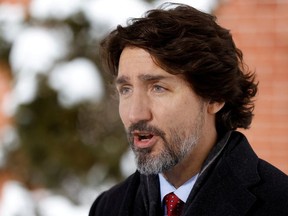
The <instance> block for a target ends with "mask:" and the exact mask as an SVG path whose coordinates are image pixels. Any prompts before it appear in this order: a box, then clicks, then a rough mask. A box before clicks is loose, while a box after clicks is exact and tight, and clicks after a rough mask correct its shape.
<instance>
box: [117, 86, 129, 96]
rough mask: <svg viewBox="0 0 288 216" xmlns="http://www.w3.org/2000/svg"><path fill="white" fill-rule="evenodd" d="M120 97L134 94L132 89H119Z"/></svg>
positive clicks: (123, 87)
mask: <svg viewBox="0 0 288 216" xmlns="http://www.w3.org/2000/svg"><path fill="white" fill-rule="evenodd" d="M117 90H118V93H119V95H123V96H124V95H128V94H130V93H131V92H132V88H131V87H130V86H121V87H119V88H118V89H117Z"/></svg>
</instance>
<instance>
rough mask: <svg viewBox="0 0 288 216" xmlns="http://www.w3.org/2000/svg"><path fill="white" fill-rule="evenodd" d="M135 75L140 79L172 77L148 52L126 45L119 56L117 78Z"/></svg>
mask: <svg viewBox="0 0 288 216" xmlns="http://www.w3.org/2000/svg"><path fill="white" fill-rule="evenodd" d="M131 76H137V77H138V78H139V79H140V80H142V81H145V80H151V79H156V78H164V76H165V77H173V76H175V75H173V74H171V73H168V72H167V71H165V70H164V69H162V68H161V67H160V66H159V65H158V64H157V63H156V62H155V61H154V59H153V57H152V56H151V55H150V53H149V52H147V51H146V50H144V49H141V48H138V47H126V48H125V49H124V50H123V51H122V53H121V56H120V59H119V67H118V74H117V79H120V78H121V77H122V78H126V79H127V78H129V77H131Z"/></svg>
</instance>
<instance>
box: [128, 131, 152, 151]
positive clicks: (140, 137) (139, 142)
mask: <svg viewBox="0 0 288 216" xmlns="http://www.w3.org/2000/svg"><path fill="white" fill-rule="evenodd" d="M132 134H133V136H134V145H135V146H137V147H138V148H149V147H151V146H153V145H154V143H155V139H154V138H155V135H154V134H153V133H151V132H147V131H134V132H133V133H132Z"/></svg>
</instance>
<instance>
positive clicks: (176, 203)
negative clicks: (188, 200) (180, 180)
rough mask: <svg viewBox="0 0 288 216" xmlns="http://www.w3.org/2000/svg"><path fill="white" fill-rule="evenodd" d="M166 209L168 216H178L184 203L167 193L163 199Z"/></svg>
mask: <svg viewBox="0 0 288 216" xmlns="http://www.w3.org/2000/svg"><path fill="white" fill-rule="evenodd" d="M164 200H165V204H166V207H167V215H168V216H180V215H181V212H182V209H183V206H184V202H183V201H182V200H180V199H179V198H178V197H177V196H176V195H175V194H174V193H169V194H167V195H166V196H165V197H164Z"/></svg>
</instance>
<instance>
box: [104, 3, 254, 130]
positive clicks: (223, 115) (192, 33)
mask: <svg viewBox="0 0 288 216" xmlns="http://www.w3.org/2000/svg"><path fill="white" fill-rule="evenodd" d="M127 46H134V47H139V48H143V49H145V50H146V51H148V52H149V53H150V54H151V56H152V58H153V60H154V61H155V63H156V64H158V65H159V66H160V67H161V68H163V69H164V70H166V71H167V72H169V73H171V74H183V75H184V77H185V79H186V80H187V81H188V82H189V83H190V84H191V87H192V88H193V90H194V91H195V92H196V94H198V95H199V96H201V97H202V98H204V99H205V100H209V101H210V102H225V105H224V107H223V108H222V109H221V110H220V111H219V112H218V113H217V114H216V128H217V131H218V133H221V132H223V133H224V132H226V131H228V130H235V129H237V128H245V129H246V128H249V125H250V124H251V121H252V117H253V110H254V102H253V100H252V98H253V97H254V96H255V94H256V92H257V83H255V82H254V81H255V74H254V73H252V72H251V71H249V70H248V67H247V66H246V65H245V64H244V62H243V55H242V52H241V50H239V49H238V48H237V47H236V46H235V43H234V41H233V39H232V36H231V34H230V32H229V30H227V29H225V28H223V27H221V26H220V25H218V24H217V23H216V17H215V16H213V15H210V14H206V13H204V12H201V11H198V10H196V9H195V8H193V7H190V6H187V5H183V4H173V3H169V4H164V5H162V6H161V7H160V8H158V9H154V10H150V11H148V12H147V13H146V14H145V16H144V17H141V18H134V19H130V20H129V21H128V23H127V26H125V27H123V26H121V25H119V26H117V28H116V29H115V30H114V31H112V32H111V33H110V34H109V35H108V36H107V37H106V38H105V39H104V40H103V41H102V43H101V56H102V60H103V63H104V66H106V69H108V70H109V71H110V72H111V73H112V74H113V75H114V76H117V73H118V64H119V58H120V55H121V52H122V51H123V49H124V48H125V47H127Z"/></svg>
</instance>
